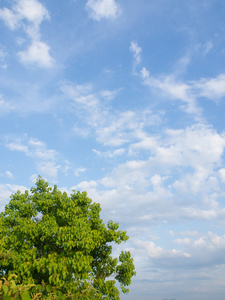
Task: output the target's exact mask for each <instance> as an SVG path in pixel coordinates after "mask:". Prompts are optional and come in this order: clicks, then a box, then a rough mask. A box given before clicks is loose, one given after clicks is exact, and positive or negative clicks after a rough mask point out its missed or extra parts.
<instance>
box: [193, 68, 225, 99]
mask: <svg viewBox="0 0 225 300" xmlns="http://www.w3.org/2000/svg"><path fill="white" fill-rule="evenodd" d="M192 87H193V89H194V92H195V93H196V96H198V97H206V98H209V99H212V100H215V99H220V98H222V97H224V96H225V74H220V75H218V76H217V77H215V78H210V79H208V78H202V79H200V80H199V81H194V82H192Z"/></svg>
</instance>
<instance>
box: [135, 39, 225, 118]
mask: <svg viewBox="0 0 225 300" xmlns="http://www.w3.org/2000/svg"><path fill="white" fill-rule="evenodd" d="M210 45H211V44H209V46H208V47H210ZM130 51H131V52H132V54H133V57H134V64H133V66H134V75H137V76H139V77H140V79H141V81H142V83H143V84H144V85H146V86H148V87H149V88H150V89H151V90H152V91H153V92H156V93H161V95H162V97H164V98H165V99H170V100H173V101H180V108H181V109H182V110H184V111H185V112H186V113H188V114H192V115H193V116H195V118H196V119H197V120H198V121H200V120H201V121H202V120H203V119H202V108H201V107H200V105H199V102H200V101H201V98H202V97H204V98H207V99H210V100H212V101H215V100H218V99H221V98H222V97H224V96H225V88H224V87H225V84H224V83H225V75H224V74H219V75H218V76H217V77H215V78H200V79H199V80H196V81H184V80H183V79H182V78H179V75H180V73H181V70H184V68H186V66H187V65H188V64H189V62H190V56H189V55H186V56H184V57H183V58H182V59H180V60H178V62H177V64H176V68H175V71H174V73H171V74H161V75H158V76H154V75H153V74H151V73H150V72H149V70H148V69H147V68H146V67H141V65H140V62H141V57H140V54H141V51H142V49H141V48H140V47H139V46H138V44H137V43H134V42H131V46H130ZM208 51H209V50H208ZM137 66H139V70H138V71H137Z"/></svg>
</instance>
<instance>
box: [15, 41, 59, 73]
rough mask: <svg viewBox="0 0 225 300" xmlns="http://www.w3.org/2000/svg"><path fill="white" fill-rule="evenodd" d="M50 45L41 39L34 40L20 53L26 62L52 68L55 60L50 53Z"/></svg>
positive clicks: (23, 61) (22, 60)
mask: <svg viewBox="0 0 225 300" xmlns="http://www.w3.org/2000/svg"><path fill="white" fill-rule="evenodd" d="M49 50H50V47H49V46H48V45H46V44H45V43H43V42H41V41H33V42H32V44H31V45H30V46H29V48H28V49H27V50H25V51H20V52H19V53H18V55H19V57H20V60H21V62H22V63H24V64H37V65H39V66H40V67H44V68H50V67H52V66H53V63H54V60H53V59H52V57H51V56H50V54H49Z"/></svg>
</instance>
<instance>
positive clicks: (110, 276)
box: [0, 177, 135, 300]
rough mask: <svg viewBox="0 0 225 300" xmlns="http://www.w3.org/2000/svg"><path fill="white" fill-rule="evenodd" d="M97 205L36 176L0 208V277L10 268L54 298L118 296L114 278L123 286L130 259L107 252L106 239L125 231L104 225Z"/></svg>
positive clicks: (128, 277)
mask: <svg viewBox="0 0 225 300" xmlns="http://www.w3.org/2000/svg"><path fill="white" fill-rule="evenodd" d="M100 211H101V208H100V204H98V203H92V201H91V199H89V198H88V197H87V194H86V193H85V192H84V193H80V192H75V191H73V194H71V195H70V196H68V195H67V194H66V193H61V192H60V191H59V190H58V189H57V186H54V188H51V187H49V186H48V183H47V182H46V181H44V180H43V179H42V178H41V177H39V179H38V180H37V182H36V187H34V188H31V190H30V192H28V191H26V192H25V193H21V192H20V191H18V192H17V193H16V194H14V195H12V196H11V201H10V202H9V204H8V205H7V206H6V207H5V211H4V212H3V213H1V214H0V277H5V276H10V275H12V274H16V276H17V282H18V284H22V283H23V284H25V285H30V284H34V285H35V287H33V292H36V293H37V292H40V293H41V295H42V296H41V297H44V295H45V298H43V299H54V298H51V297H50V296H49V295H50V294H51V293H53V290H54V293H55V294H57V293H59V299H110V300H113V299H119V291H118V289H117V287H116V286H115V283H116V280H117V281H118V282H119V283H120V286H121V289H122V291H123V292H124V293H126V292H128V289H127V288H126V286H128V285H129V284H130V283H131V278H132V276H133V275H135V271H134V264H133V259H132V258H131V255H130V253H129V252H122V253H121V254H120V256H119V259H117V258H113V257H112V256H111V253H112V246H111V242H115V243H117V244H119V243H121V242H123V241H126V240H127V239H128V236H127V235H126V232H125V231H121V230H118V228H119V225H118V224H114V223H113V222H112V221H109V222H108V226H107V227H106V226H105V224H104V223H103V221H102V220H101V219H100ZM43 287H44V288H43ZM46 287H48V288H46ZM35 289H36V290H35ZM62 295H63V296H62ZM48 297H50V298H48ZM60 297H61V298H60ZM64 297H66V298H64ZM15 299H16V298H15ZM18 299H19V298H18ZM55 299H56V298H55Z"/></svg>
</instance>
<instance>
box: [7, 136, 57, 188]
mask: <svg viewBox="0 0 225 300" xmlns="http://www.w3.org/2000/svg"><path fill="white" fill-rule="evenodd" d="M6 140H7V141H6V143H5V146H6V147H7V148H8V149H9V150H11V151H20V152H23V153H24V154H25V155H26V156H28V157H32V158H33V159H34V160H35V163H36V167H37V171H38V173H39V174H40V173H41V174H43V175H44V176H46V177H47V178H49V180H51V181H54V182H55V181H56V178H57V172H58V169H60V168H61V166H60V165H59V164H57V163H56V161H57V157H58V153H57V152H56V151H55V150H53V149H48V148H47V146H46V144H45V143H43V142H42V141H40V140H38V139H34V138H30V139H27V138H23V139H20V138H19V139H13V140H11V141H10V140H9V139H6Z"/></svg>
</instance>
